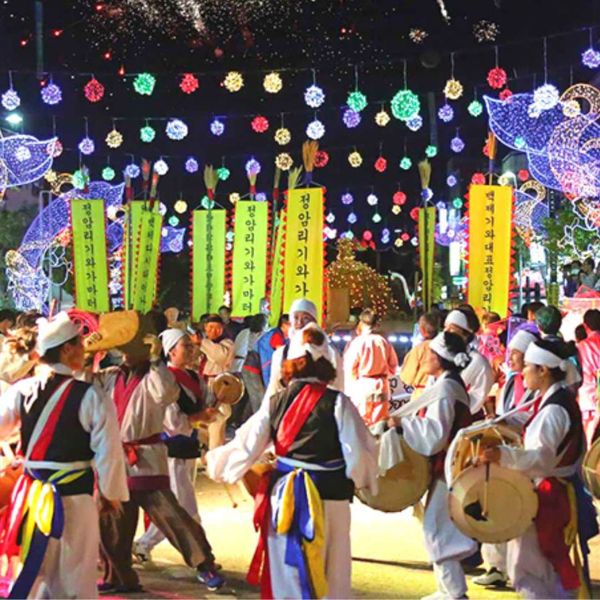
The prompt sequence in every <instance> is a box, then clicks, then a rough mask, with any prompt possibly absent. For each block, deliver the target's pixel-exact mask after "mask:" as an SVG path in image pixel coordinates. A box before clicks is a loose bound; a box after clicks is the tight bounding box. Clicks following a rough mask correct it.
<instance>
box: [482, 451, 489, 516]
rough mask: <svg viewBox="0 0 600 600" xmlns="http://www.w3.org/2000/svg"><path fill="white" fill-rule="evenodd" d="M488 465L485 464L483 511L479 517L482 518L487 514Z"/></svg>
mask: <svg viewBox="0 0 600 600" xmlns="http://www.w3.org/2000/svg"><path fill="white" fill-rule="evenodd" d="M489 483H490V463H486V465H485V482H484V484H483V510H482V511H481V515H482V516H483V517H487V513H488V497H489V491H490V486H489Z"/></svg>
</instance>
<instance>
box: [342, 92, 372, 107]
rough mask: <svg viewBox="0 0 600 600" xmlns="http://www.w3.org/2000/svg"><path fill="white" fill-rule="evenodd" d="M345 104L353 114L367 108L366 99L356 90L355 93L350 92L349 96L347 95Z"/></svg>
mask: <svg viewBox="0 0 600 600" xmlns="http://www.w3.org/2000/svg"><path fill="white" fill-rule="evenodd" d="M346 104H347V105H348V106H349V107H350V108H351V109H352V110H353V111H354V112H361V111H363V110H365V108H367V97H366V96H365V95H364V94H363V93H362V92H359V91H358V90H356V91H355V92H351V93H350V94H348V98H347V99H346Z"/></svg>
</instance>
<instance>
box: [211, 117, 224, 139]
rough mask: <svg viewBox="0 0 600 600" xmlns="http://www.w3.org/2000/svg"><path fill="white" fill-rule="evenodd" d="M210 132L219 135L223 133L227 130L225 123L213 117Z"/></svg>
mask: <svg viewBox="0 0 600 600" xmlns="http://www.w3.org/2000/svg"><path fill="white" fill-rule="evenodd" d="M210 132H211V133H212V134H213V135H216V136H217V137H219V136H221V135H223V133H224V132H225V123H223V121H220V120H219V119H213V120H212V122H211V124H210Z"/></svg>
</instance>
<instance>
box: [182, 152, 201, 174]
mask: <svg viewBox="0 0 600 600" xmlns="http://www.w3.org/2000/svg"><path fill="white" fill-rule="evenodd" d="M198 169H199V165H198V161H197V160H196V159H195V158H194V157H193V156H190V157H189V158H188V159H187V160H186V161H185V170H186V171H187V172H188V173H196V172H197V171H198Z"/></svg>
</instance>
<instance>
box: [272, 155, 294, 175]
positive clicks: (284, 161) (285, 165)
mask: <svg viewBox="0 0 600 600" xmlns="http://www.w3.org/2000/svg"><path fill="white" fill-rule="evenodd" d="M293 164H294V159H293V158H292V157H291V156H290V155H289V154H288V153H287V152H281V153H279V154H278V155H277V156H276V157H275V166H276V167H277V168H278V169H281V170H282V171H289V170H290V169H291V168H292V165H293Z"/></svg>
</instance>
